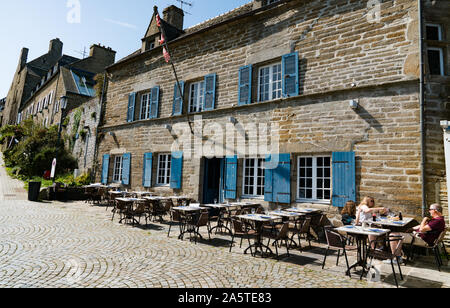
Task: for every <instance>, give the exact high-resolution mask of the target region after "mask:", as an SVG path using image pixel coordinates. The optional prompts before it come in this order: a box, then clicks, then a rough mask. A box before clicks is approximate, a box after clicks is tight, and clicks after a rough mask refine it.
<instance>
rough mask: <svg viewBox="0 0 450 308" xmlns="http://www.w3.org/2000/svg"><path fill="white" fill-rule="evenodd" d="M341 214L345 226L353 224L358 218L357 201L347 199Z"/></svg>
mask: <svg viewBox="0 0 450 308" xmlns="http://www.w3.org/2000/svg"><path fill="white" fill-rule="evenodd" d="M341 215H342V223H343V224H344V226H347V225H351V224H352V221H353V220H355V219H356V203H355V202H354V201H352V200H350V201H347V203H346V204H345V206H344V208H343V209H342V212H341Z"/></svg>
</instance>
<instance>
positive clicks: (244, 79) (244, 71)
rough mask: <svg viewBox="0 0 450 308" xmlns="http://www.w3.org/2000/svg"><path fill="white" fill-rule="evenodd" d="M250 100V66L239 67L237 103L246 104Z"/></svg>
mask: <svg viewBox="0 0 450 308" xmlns="http://www.w3.org/2000/svg"><path fill="white" fill-rule="evenodd" d="M251 102H252V66H251V65H248V66H244V67H241V68H240V69H239V102H238V105H239V106H242V105H248V104H250V103H251Z"/></svg>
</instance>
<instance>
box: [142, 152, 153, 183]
mask: <svg viewBox="0 0 450 308" xmlns="http://www.w3.org/2000/svg"><path fill="white" fill-rule="evenodd" d="M152 165H153V154H152V153H145V154H144V173H143V176H142V186H144V187H145V188H150V187H152Z"/></svg>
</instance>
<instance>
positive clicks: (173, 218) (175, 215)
mask: <svg viewBox="0 0 450 308" xmlns="http://www.w3.org/2000/svg"><path fill="white" fill-rule="evenodd" d="M175 224H178V226H179V227H180V234H182V233H183V228H184V225H185V217H183V215H181V213H180V212H178V211H175V210H171V211H170V224H169V232H168V233H167V237H170V230H171V229H172V225H175Z"/></svg>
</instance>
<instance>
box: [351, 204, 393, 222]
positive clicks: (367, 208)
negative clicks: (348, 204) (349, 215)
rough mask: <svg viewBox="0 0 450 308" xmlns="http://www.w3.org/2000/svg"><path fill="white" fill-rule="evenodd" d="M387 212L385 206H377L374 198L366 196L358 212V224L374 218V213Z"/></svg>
mask: <svg viewBox="0 0 450 308" xmlns="http://www.w3.org/2000/svg"><path fill="white" fill-rule="evenodd" d="M386 212H387V209H386V208H384V207H375V199H374V198H372V197H364V199H363V201H362V202H361V204H360V205H359V206H358V211H357V213H356V225H359V224H361V223H363V222H368V221H370V220H372V215H373V214H374V213H381V214H385V213H386Z"/></svg>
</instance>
